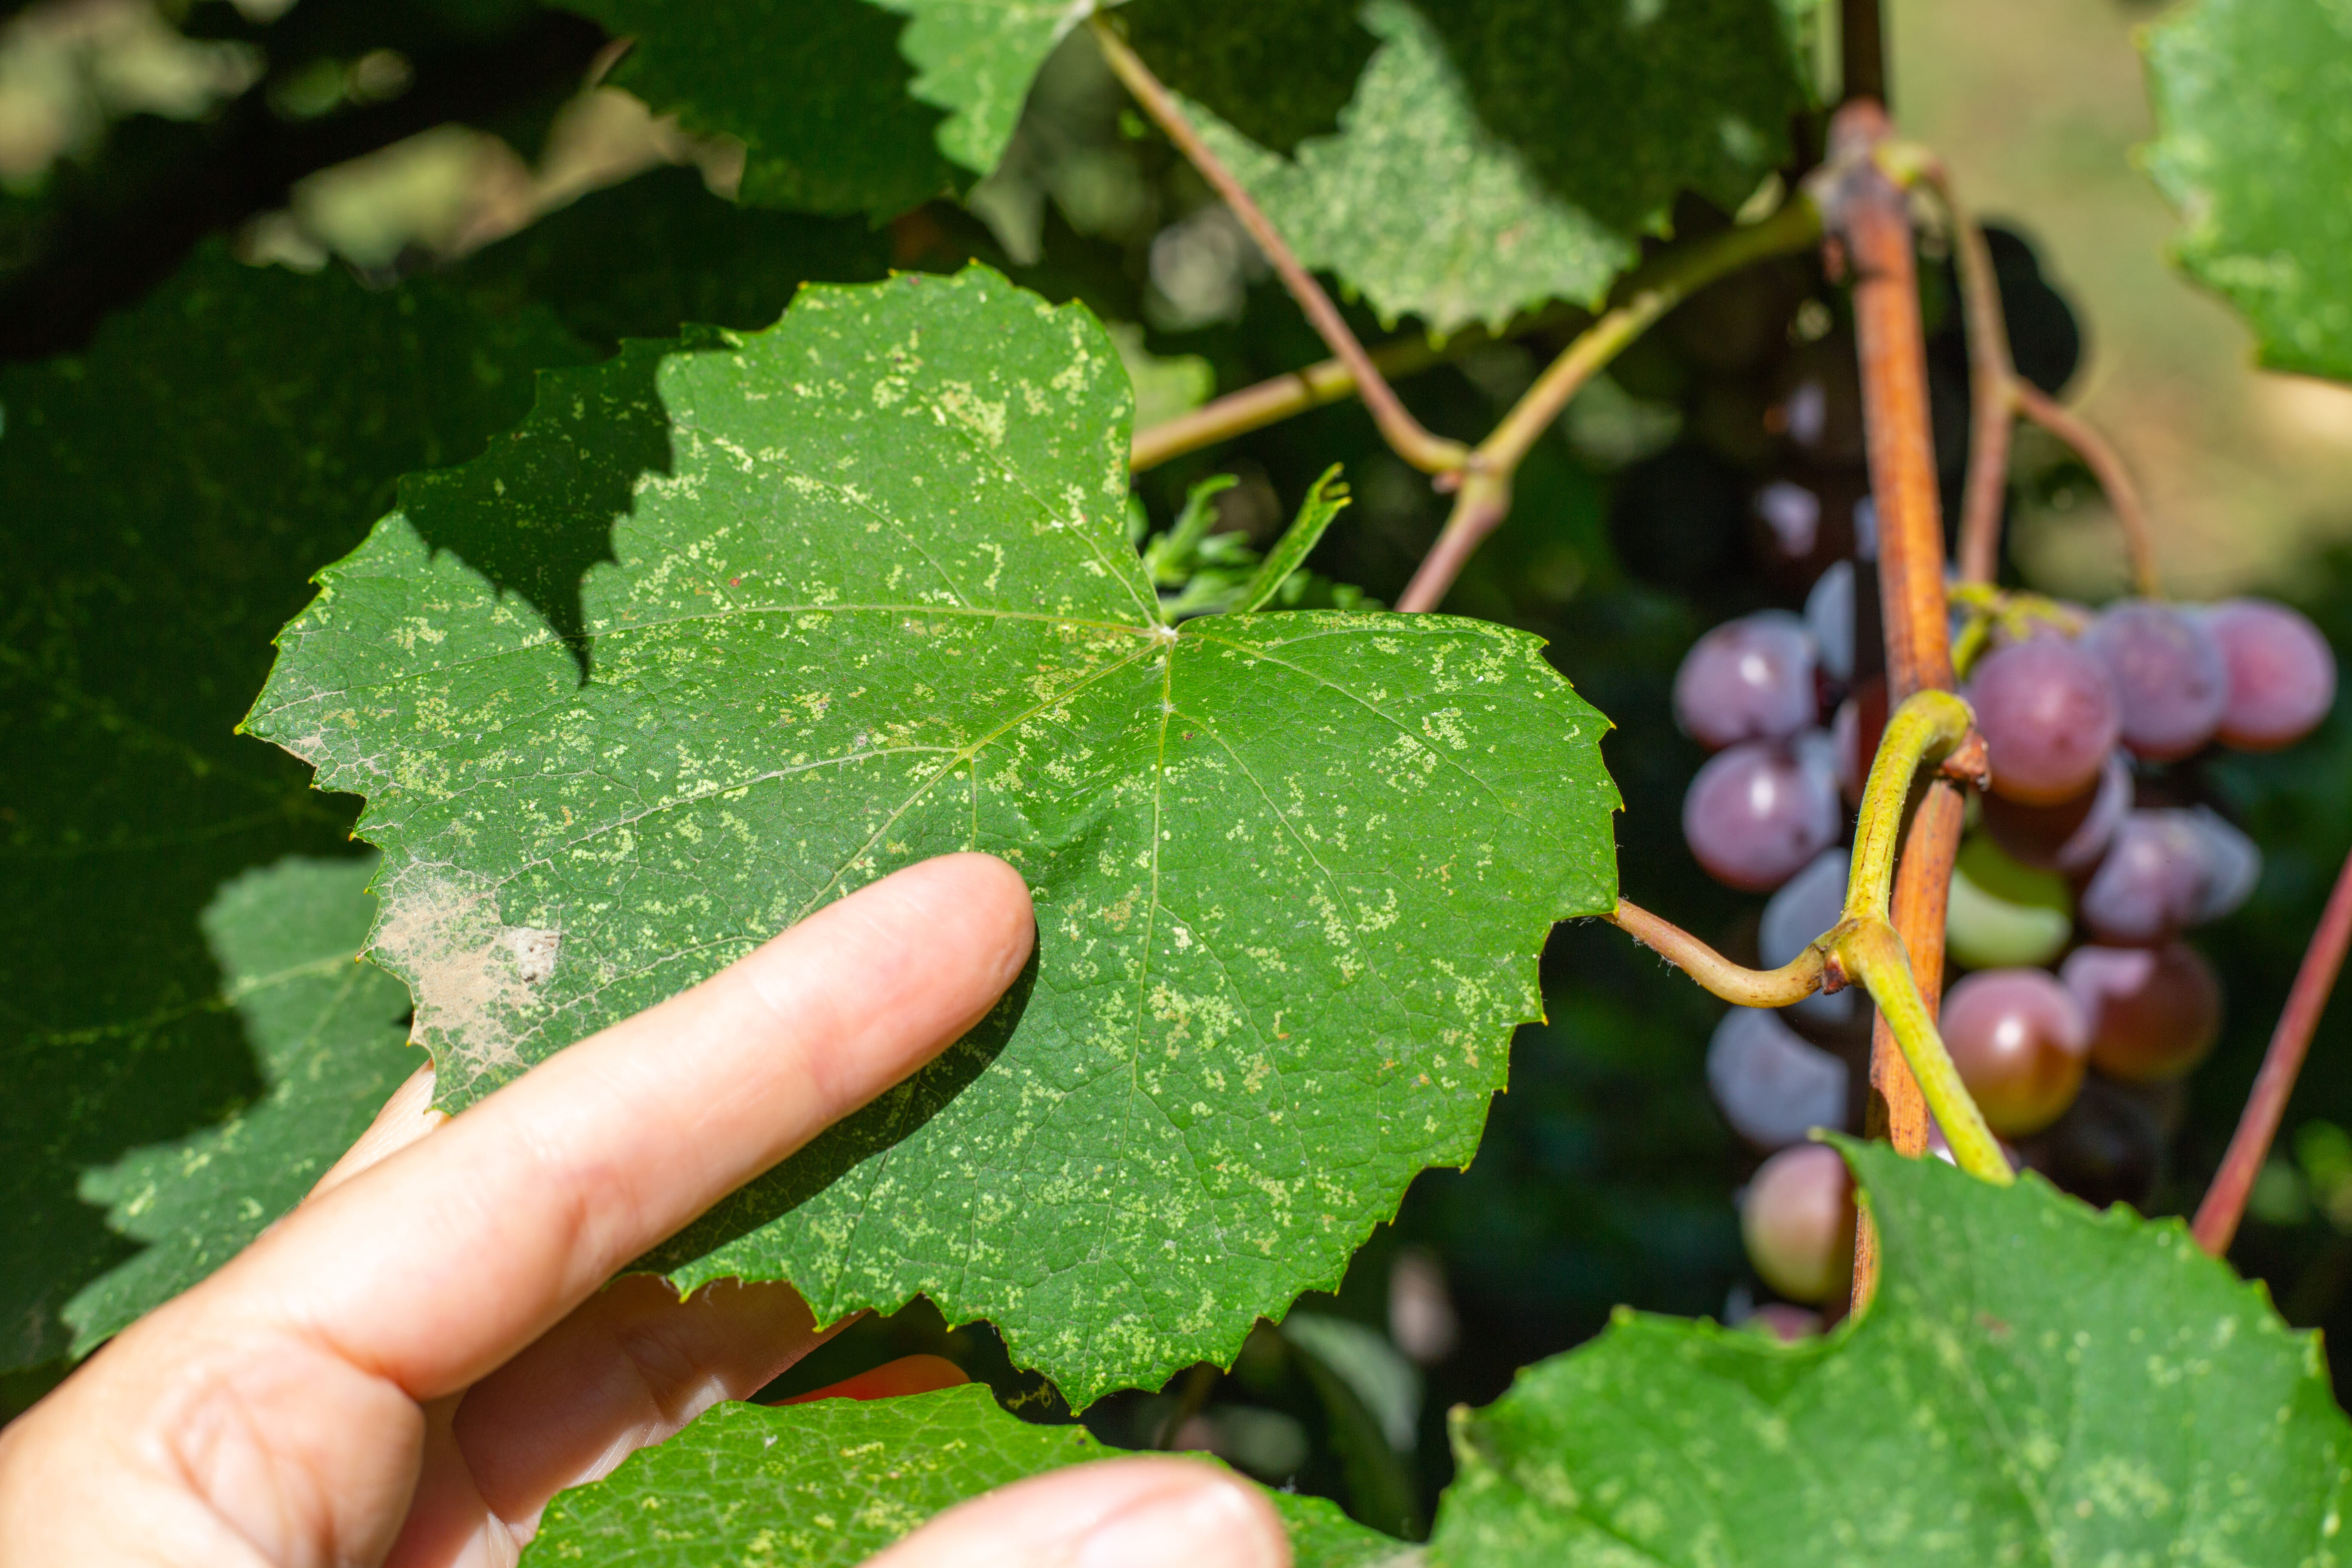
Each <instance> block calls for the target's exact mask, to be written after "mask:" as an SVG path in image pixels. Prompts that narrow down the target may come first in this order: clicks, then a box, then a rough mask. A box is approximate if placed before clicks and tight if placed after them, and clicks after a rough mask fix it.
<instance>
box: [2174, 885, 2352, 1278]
mask: <svg viewBox="0 0 2352 1568" xmlns="http://www.w3.org/2000/svg"><path fill="white" fill-rule="evenodd" d="M2347 945H2352V856H2347V857H2346V858H2345V861H2344V868H2343V869H2342V870H2341V871H2339V872H2337V873H2336V889H2335V891H2333V892H2331V893H2329V894H2328V895H2327V907H2326V909H2325V910H2322V911H2320V916H2319V925H2318V927H2317V929H2315V931H2313V932H2312V933H2311V945H2310V946H2308V947H2306V948H2305V949H2304V952H2303V963H2302V964H2301V965H2300V966H2298V967H2297V968H2296V970H2295V972H2294V985H2293V986H2291V987H2290V988H2289V989H2288V991H2287V994H2286V1005H2285V1006H2284V1008H2282V1009H2281V1010H2280V1012H2279V1021H2278V1027H2277V1028H2275V1029H2273V1031H2272V1032H2271V1043H2270V1048H2269V1049H2268V1050H2266V1051H2264V1052H2263V1066H2262V1070H2261V1071H2260V1072H2258V1073H2256V1074H2255V1075H2254V1088H2253V1092H2252V1093H2251V1094H2249V1095H2248V1096H2247V1097H2246V1109H2245V1110H2244V1111H2243V1112H2242V1114H2241V1115H2240V1116H2239V1118H2238V1130H2237V1131H2235V1132H2234V1133H2232V1134H2231V1137H2230V1150H2229V1152H2228V1153H2226V1154H2224V1155H2223V1156H2222V1157H2221V1170H2219V1171H2218V1172H2216V1173H2214V1176H2213V1184H2212V1185H2211V1186H2210V1187H2208V1188H2206V1189H2205V1200H2204V1201H2203V1202H2202V1203H2200V1204H2199V1205H2197V1218H2196V1220H2195V1221H2194V1222H2193V1223H2192V1224H2191V1225H2190V1226H2189V1232H2190V1234H2191V1235H2193V1236H2195V1237H2196V1238H2197V1245H2198V1246H2200V1247H2203V1248H2204V1249H2205V1250H2206V1251H2207V1252H2208V1253H2209V1254H2210V1255H2211V1256H2213V1257H2215V1258H2220V1257H2222V1256H2223V1255H2225V1254H2226V1253H2228V1251H2229V1250H2230V1243H2231V1240H2232V1239H2234V1238H2235V1237H2236V1236H2237V1234H2238V1221H2239V1220H2240V1219H2241V1218H2242V1217H2243V1215H2245V1212H2246V1198H2247V1195H2248V1194H2251V1193H2252V1191H2253V1190H2254V1178H2255V1177H2256V1176H2258V1175H2260V1174H2261V1173H2262V1169H2263V1160H2264V1159H2265V1158H2267V1157H2268V1155H2269V1153H2270V1148H2271V1140H2272V1139H2273V1138H2275V1137H2276V1136H2277V1135H2278V1129H2279V1121H2280V1118H2282V1117H2283V1116H2284V1114H2285V1113H2286V1102H2287V1097H2288V1096H2289V1095H2291V1094H2293V1093H2294V1079H2295V1075H2296V1074H2297V1073H2298V1072H2300V1071H2301V1070H2302V1069H2303V1058H2304V1057H2305V1054H2306V1053H2308V1052H2309V1050H2310V1049H2311V1037H2312V1033H2313V1031H2314V1030H2315V1029H2317V1028H2318V1027H2319V1016H2320V1015H2321V1014H2322V1013H2324V1012H2325V1011H2326V1008H2327V996H2328V993H2329V992H2331V991H2333V990H2334V989H2335V988H2336V973H2337V972H2338V971H2339V970H2341V969H2342V968H2343V967H2344V951H2345V948H2346V947H2347Z"/></svg>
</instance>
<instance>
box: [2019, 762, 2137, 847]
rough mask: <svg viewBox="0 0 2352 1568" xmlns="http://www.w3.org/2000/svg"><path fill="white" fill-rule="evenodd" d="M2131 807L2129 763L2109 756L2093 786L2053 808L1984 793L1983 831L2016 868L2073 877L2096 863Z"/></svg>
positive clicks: (2052, 806)
mask: <svg viewBox="0 0 2352 1568" xmlns="http://www.w3.org/2000/svg"><path fill="white" fill-rule="evenodd" d="M2131 804H2132V773H2131V763H2128V762H2126V761H2125V760H2124V757H2123V754H2122V753H2121V752H2110V753H2109V754H2108V756H2107V760H2106V763H2105V765H2104V766H2102V767H2101V768H2100V770H2099V783H2098V787H2097V788H2095V789H2088V790H2084V792H2083V793H2082V794H2081V795H2076V796H2075V797H2074V799H2072V800H2067V801H2061V802H2059V803H2058V804H2057V805H2019V804H2018V803H2017V802H2016V801H2013V800H2007V799H2004V798H2002V797H2001V796H2000V795H1990V794H1988V795H1985V797H1984V826H1985V831H1986V832H1987V833H1989V834H1990V835H1991V836H1992V840H1993V842H1994V843H1996V844H1998V845H2000V847H2001V849H2002V851H2003V852H2004V853H2006V854H2007V855H2008V856H2009V858H2011V859H2012V860H2014V861H2016V862H2017V863H2018V864H2019V865H2021V866H2033V867H2037V868H2041V869H2043V870H2049V871H2060V872H2063V873H2065V874H2066V875H2068V876H2074V875H2075V874H2076V873H2078V872H2083V871H2087V870H2089V869H2090V868H2092V867H2094V866H2095V865H2097V864H2098V863H2099V857H2100V856H2102V855H2104V854H2105V853H2106V852H2107V845H2108V843H2109V842H2110V841H2111V840H2112V839H2113V838H2114V837H2115V836H2116V826H2118V825H2120V824H2121V823H2122V821H2123V819H2124V816H2125V814H2126V813H2127V812H2129V811H2130V810H2131Z"/></svg>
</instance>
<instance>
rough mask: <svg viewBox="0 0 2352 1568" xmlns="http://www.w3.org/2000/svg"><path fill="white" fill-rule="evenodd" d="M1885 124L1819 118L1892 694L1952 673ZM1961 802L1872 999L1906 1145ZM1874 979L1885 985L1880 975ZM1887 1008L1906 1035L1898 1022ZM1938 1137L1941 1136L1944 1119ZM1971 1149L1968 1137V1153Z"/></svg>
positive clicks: (1930, 807) (1940, 820) (1861, 1262)
mask: <svg viewBox="0 0 2352 1568" xmlns="http://www.w3.org/2000/svg"><path fill="white" fill-rule="evenodd" d="M1864 3H1867V0H1864ZM1890 134H1891V126H1890V125H1889V122H1888V120H1887V115H1886V110H1885V105H1884V104H1883V103H1881V102H1880V101H1879V100H1878V99H1877V98H1876V97H1875V96H1864V97H1853V96H1849V98H1848V100H1847V101H1846V102H1845V103H1844V104H1843V105H1841V106H1840V108H1839V109H1838V111H1837V113H1836V114H1835V115H1834V116H1833V117H1832V120H1831V121H1830V163H1829V166H1828V167H1827V168H1826V169H1825V170H1824V171H1823V174H1822V181H1823V183H1822V191H1823V200H1824V206H1825V211H1826V212H1827V214H1828V216H1829V218H1830V223H1829V226H1830V229H1831V231H1832V234H1833V236H1834V243H1833V245H1832V247H1831V249H1830V254H1829V257H1828V260H1829V263H1830V265H1831V267H1832V268H1833V269H1834V268H1837V267H1839V266H1841V265H1843V266H1845V267H1847V268H1850V269H1851V271H1852V274H1853V320H1854V337H1855V341H1856V346H1857V348H1858V349H1859V351H1860V359H1861V370H1862V409H1863V433H1864V440H1865V448H1866V451H1867V455H1868V458H1869V464H1870V490H1871V501H1872V505H1873V506H1874V509H1875V510H1876V511H1877V514H1878V584H1879V602H1880V605H1882V606H1883V611H1882V613H1883V615H1884V616H1885V626H1886V684H1887V693H1888V696H1889V697H1890V698H1891V699H1892V700H1894V701H1895V703H1896V704H1897V705H1900V704H1901V703H1902V702H1904V701H1906V700H1908V699H1909V698H1910V697H1911V695H1912V694H1913V693H1914V692H1917V691H1923V690H1929V689H1943V690H1949V689H1951V687H1952V685H1953V677H1952V650H1951V626H1950V621H1949V618H1948V616H1949V611H1948V606H1947V605H1946V603H1945V599H1944V525H1943V518H1942V505H1941V502H1940V501H1939V500H1938V499H1937V485H1936V449H1935V438H1934V436H1933V434H1932V433H1931V430H1930V428H1929V424H1928V415H1927V339H1926V336H1925V333H1924V331H1923V330H1922V326H1921V322H1920V320H1919V280H1918V272H1917V261H1916V254H1915V250H1914V244H1913V236H1912V230H1911V214H1910V209H1909V205H1908V202H1907V200H1906V195H1905V193H1904V191H1903V189H1902V188H1901V187H1900V186H1899V185H1898V184H1896V183H1895V181H1893V180H1892V179H1890V178H1889V177H1888V176H1887V174H1886V172H1885V168H1884V167H1882V166H1881V163H1880V152H1881V150H1882V149H1883V148H1884V147H1885V145H1886V144H1887V142H1888V141H1889V138H1890ZM1963 806H1964V803H1963V801H1962V798H1961V795H1960V792H1959V790H1958V788H1957V787H1955V786H1954V785H1953V784H1950V783H1948V782H1947V781H1944V780H1941V779H1931V780H1929V781H1928V784H1927V790H1926V792H1925V794H1924V795H1921V796H1920V797H1919V799H1918V801H1917V804H1916V808H1915V809H1914V810H1913V811H1912V813H1911V825H1910V827H1909V829H1908V830H1907V832H1906V834H1905V837H1904V843H1903V852H1902V855H1901V857H1900V859H1899V861H1898V863H1897V868H1896V871H1895V887H1894V893H1893V898H1892V900H1891V903H1890V907H1889V910H1888V913H1889V915H1890V917H1891V920H1892V922H1893V924H1894V927H1895V934H1896V935H1897V936H1899V937H1900V938H1901V939H1902V941H1901V946H1902V951H1903V952H1904V953H1905V954H1906V957H1907V958H1908V959H1909V961H1910V968H1909V975H1908V981H1909V987H1908V988H1909V990H1910V991H1912V992H1916V994H1917V998H1918V1003H1919V1006H1918V1007H1917V1009H1916V1010H1914V1009H1911V1008H1910V1007H1909V1005H1908V1001H1907V998H1906V999H1904V1000H1903V1001H1902V1002H1901V1005H1900V1011H1899V1012H1891V1011H1889V1010H1888V1009H1886V1008H1885V1007H1882V1008H1881V1009H1880V1010H1879V1016H1878V1022H1877V1025H1876V1026H1875V1028H1874V1031H1873V1033H1872V1037H1871V1045H1870V1087H1871V1096H1870V1102H1869V1113H1868V1117H1867V1120H1866V1121H1865V1122H1864V1131H1866V1132H1868V1133H1869V1134H1870V1135H1871V1136H1872V1137H1883V1138H1885V1140H1886V1141H1887V1142H1889V1143H1891V1144H1893V1145H1894V1146H1895V1149H1896V1151H1897V1152H1901V1153H1905V1154H1909V1155H1915V1156H1916V1155H1917V1154H1920V1153H1923V1152H1925V1151H1926V1149H1927V1100H1926V1098H1925V1097H1924V1095H1923V1094H1922V1092H1921V1085H1920V1083H1919V1081H1918V1079H1916V1077H1915V1076H1914V1074H1913V1071H1912V1068H1911V1066H1910V1061H1911V1058H1912V1055H1913V1051H1912V1049H1911V1048H1910V1047H1916V1044H1917V1036H1918V1029H1917V1027H1916V1025H1917V1023H1918V1022H1919V1021H1920V1018H1921V1017H1923V1016H1924V1018H1925V1019H1927V1020H1928V1021H1932V1020H1933V1018H1934V1016H1935V1011H1936V1005H1937V1001H1938V999H1939V998H1940V996H1941V994H1942V992H1943V965H1944V910H1945V905H1946V903H1947V902H1948V899H1949V897H1950V889H1951V879H1952V858H1953V856H1954V854H1956V853H1957V852H1958V848H1959V843H1960V822H1961V817H1962V815H1963ZM1882 984H1886V985H1887V986H1888V988H1889V990H1890V992H1892V991H1894V990H1895V985H1894V981H1893V978H1892V977H1891V976H1889V977H1887V978H1886V979H1885V980H1884V981H1882ZM1898 1016H1900V1017H1902V1018H1903V1019H1904V1025H1903V1026H1904V1028H1905V1029H1906V1030H1907V1031H1909V1034H1910V1036H1911V1037H1910V1038H1907V1039H1906V1037H1903V1036H1902V1035H1898V1034H1897V1033H1896V1030H1895V1019H1896V1018H1897V1017H1898ZM1921 1054H1922V1055H1923V1056H1924V1055H1925V1053H1924V1052H1923V1053H1921ZM1941 1091H1942V1089H1941V1086H1938V1092H1939V1093H1940V1092H1941ZM1946 1136H1947V1137H1948V1138H1950V1137H1952V1136H1953V1133H1952V1130H1950V1129H1947V1130H1946ZM1961 1136H1963V1137H1965V1136H1967V1134H1966V1133H1963V1134H1961ZM1956 1152H1957V1150H1956ZM1979 1154H1980V1151H1979V1150H1976V1149H1974V1148H1972V1149H1971V1152H1970V1154H1969V1159H1971V1160H1976V1159H1978V1158H1979ZM2005 1166H2006V1163H2005V1162H2004V1168H2005ZM1877 1286H1878V1235H1877V1232H1876V1230H1875V1229H1874V1228H1873V1227H1872V1226H1870V1225H1869V1224H1867V1223H1864V1224H1863V1225H1861V1226H1857V1227H1856V1229H1855V1233H1854V1258H1853V1307H1854V1310H1856V1311H1860V1310H1863V1309H1864V1307H1866V1306H1867V1305H1868V1304H1869V1301H1870V1299H1871V1296H1872V1295H1873V1294H1874V1292H1875V1290H1876V1289H1877Z"/></svg>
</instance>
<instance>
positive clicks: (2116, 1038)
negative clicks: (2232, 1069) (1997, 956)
mask: <svg viewBox="0 0 2352 1568" xmlns="http://www.w3.org/2000/svg"><path fill="white" fill-rule="evenodd" d="M2058 973H2059V977H2060V978H2061V979H2063V981H2065V983H2066V989H2068V990H2069V991H2072V992H2073V993H2074V1000H2075V1001H2077V1002H2079V1003H2081V1004H2082V1005H2083V1016H2084V1018H2085V1019H2086V1020H2088V1021H2089V1024H2090V1026H2091V1063H2092V1065H2093V1066H2094V1067H2096V1068H2098V1069H2099V1070H2100V1071H2101V1072H2104V1073H2106V1074H2109V1075H2110V1076H2112V1077H2115V1078H2119V1079H2126V1080H2127V1081H2130V1082H2135V1083H2144V1082H2151V1081H2155V1080H2158V1079H2170V1078H2179V1076H2180V1075H2181V1074H2183V1073H2185V1072H2187V1071H2188V1070H2189V1068H2193V1067H2195V1066H2196V1065H2197V1064H2198V1063H2199V1062H2201V1061H2203V1060H2204V1059H2205V1057H2206V1055H2207V1053H2208V1052H2210V1051H2211V1050H2212V1048H2213V1042H2214V1041H2215V1040H2217V1039H2219V1038H2220V1037H2221V979H2220V978H2219V977H2218V976H2217V975H2215V974H2214V973H2213V966H2212V965H2211V964H2210V963H2206V962H2205V959H2204V957H2203V955H2202V954H2200V953H2199V952H2198V951H2197V950H2196V949H2195V948H2193V947H2190V946H2189V945H2188V944H2187V943H2185V942H2167V943H2166V944H2165V945H2164V946H2162V947H2154V948H2139V947H2078V948H2076V949H2075V950H2074V952H2071V953H2068V954H2067V955H2066V962H2065V963H2063V964H2061V965H2060V966H2059V969H2058Z"/></svg>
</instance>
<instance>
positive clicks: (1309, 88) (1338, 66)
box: [1118, 0, 1380, 156]
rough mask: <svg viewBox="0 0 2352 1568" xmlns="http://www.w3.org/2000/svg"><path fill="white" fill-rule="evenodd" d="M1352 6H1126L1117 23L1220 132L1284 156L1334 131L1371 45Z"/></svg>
mask: <svg viewBox="0 0 2352 1568" xmlns="http://www.w3.org/2000/svg"><path fill="white" fill-rule="evenodd" d="M1360 7H1361V0H1286V3H1285V4H1283V5H1264V4H1261V3H1260V0H1127V3H1126V4H1125V5H1121V6H1119V8H1118V25H1119V26H1121V27H1122V28H1124V29H1125V30H1126V32H1127V38H1128V42H1129V44H1131V45H1133V46H1134V47H1135V50H1136V52H1137V53H1138V54H1139V55H1141V56H1143V58H1146V59H1148V60H1150V62H1151V68H1152V70H1153V72H1154V73H1155V74H1157V75H1158V76H1159V77H1160V79H1161V80H1163V81H1167V82H1172V83H1174V84H1176V85H1177V86H1179V87H1181V88H1182V89H1184V90H1185V91H1186V92H1188V93H1190V94H1191V95H1192V97H1194V98H1196V99H1198V100H1200V101H1201V102H1202V103H1203V104H1206V105H1207V106H1208V107H1209V109H1210V110H1212V111H1213V112H1214V113H1215V114H1216V115H1217V116H1218V117H1219V118H1220V119H1222V120H1223V121H1225V123H1226V124H1228V125H1231V126H1232V127H1234V129H1235V130H1236V131H1239V132H1241V133H1242V134H1243V135H1244V136H1246V137H1248V138H1249V139H1250V140H1251V141H1253V142H1256V143H1258V144H1259V145H1260V146H1262V147H1265V148H1268V149H1270V150H1271V151H1273V152H1276V153H1282V154H1284V155H1285V156H1288V155H1289V154H1290V153H1294V152H1296V151H1297V147H1298V143H1299V142H1302V141H1304V140H1306V139H1307V137H1309V136H1314V135H1320V134H1328V132H1332V131H1334V130H1336V129H1338V123H1337V122H1338V120H1339V110H1342V109H1344V108H1346V107H1347V103H1348V100H1349V98H1350V97H1351V96H1353V95H1354V93H1355V90H1356V79H1357V78H1359V77H1360V76H1361V75H1362V74H1363V69H1364V62H1365V61H1367V60H1369V59H1370V58H1371V55H1372V50H1373V49H1374V48H1376V47H1378V46H1379V42H1380V40H1378V39H1377V38H1375V37H1372V36H1371V34H1370V33H1368V32H1366V31H1365V30H1364V28H1363V26H1362V25H1361V24H1360V22H1359V21H1358V19H1357V15H1356V14H1357V12H1358V10H1359V9H1360Z"/></svg>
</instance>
